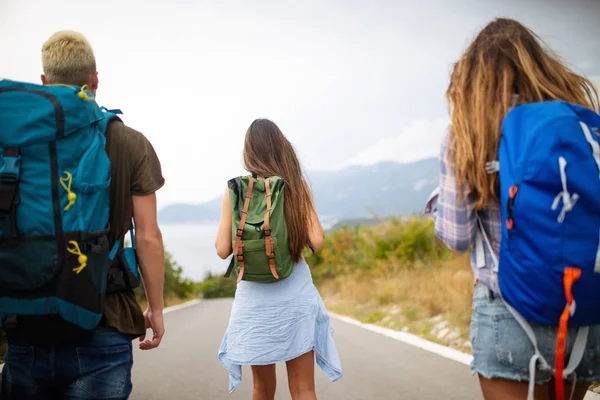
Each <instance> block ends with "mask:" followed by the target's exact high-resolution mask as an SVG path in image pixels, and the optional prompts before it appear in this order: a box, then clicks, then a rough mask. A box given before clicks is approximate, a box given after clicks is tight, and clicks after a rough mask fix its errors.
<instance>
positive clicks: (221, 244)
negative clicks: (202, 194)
mask: <svg viewBox="0 0 600 400" xmlns="http://www.w3.org/2000/svg"><path fill="white" fill-rule="evenodd" d="M215 247H216V249H217V254H218V255H219V257H221V258H222V259H226V258H227V257H229V255H230V254H231V252H232V251H233V249H232V248H231V208H230V205H229V189H225V194H224V195H223V203H222V206H221V221H220V222H219V230H218V232H217V239H216V241H215Z"/></svg>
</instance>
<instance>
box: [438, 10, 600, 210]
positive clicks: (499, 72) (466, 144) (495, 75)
mask: <svg viewBox="0 0 600 400" xmlns="http://www.w3.org/2000/svg"><path fill="white" fill-rule="evenodd" d="M515 95H516V96H515ZM446 98H447V100H448V103H449V109H450V114H451V121H452V126H451V129H450V146H449V150H448V156H449V161H450V164H451V167H452V168H453V170H454V172H455V174H456V183H457V186H458V187H459V188H461V187H464V186H465V185H466V187H467V188H468V193H469V194H473V195H474V196H475V197H476V199H477V200H476V204H475V208H476V209H477V210H481V209H484V208H485V207H486V206H487V204H488V201H489V200H490V199H493V200H496V201H498V199H499V182H498V176H497V174H492V175H490V174H488V173H486V168H485V164H486V162H488V161H493V160H496V159H497V157H498V156H497V153H498V146H499V142H500V134H501V130H502V121H503V119H504V117H505V116H506V114H507V113H508V111H509V110H510V108H511V107H514V106H515V105H517V104H524V103H531V102H539V101H546V100H563V101H568V102H572V103H575V104H579V105H582V106H584V107H587V108H590V109H592V110H594V111H598V93H597V91H596V89H595V88H594V85H593V84H592V82H591V81H590V80H589V79H587V78H584V77H582V76H579V75H577V74H576V73H575V72H573V71H572V70H570V69H569V68H568V67H566V66H565V65H564V64H563V63H562V62H561V60H560V58H559V57H558V56H557V55H556V54H555V53H554V52H553V51H552V50H551V49H550V48H548V46H546V45H545V44H544V43H543V42H542V40H541V39H540V38H539V37H538V36H537V35H535V34H534V33H533V32H532V31H531V30H529V29H528V28H526V27H525V26H523V25H522V24H520V23H519V22H517V21H514V20H512V19H506V18H497V19H495V20H494V21H492V22H490V23H489V24H488V25H487V26H486V27H485V28H484V29H483V30H482V31H481V32H480V33H479V34H478V36H477V37H476V38H475V40H473V42H472V43H471V44H470V45H469V47H468V48H467V50H466V51H465V53H464V54H463V55H462V57H461V58H460V60H459V61H458V62H457V63H456V65H455V66H454V69H453V72H452V76H451V79H450V85H449V87H448V90H447V92H446ZM461 200H462V196H461Z"/></svg>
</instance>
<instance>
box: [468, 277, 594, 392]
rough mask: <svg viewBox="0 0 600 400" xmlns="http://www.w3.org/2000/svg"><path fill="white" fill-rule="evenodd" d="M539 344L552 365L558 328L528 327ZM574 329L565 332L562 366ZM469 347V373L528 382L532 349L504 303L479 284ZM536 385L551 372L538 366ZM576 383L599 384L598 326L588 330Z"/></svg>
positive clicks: (476, 287)
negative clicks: (565, 342) (470, 361)
mask: <svg viewBox="0 0 600 400" xmlns="http://www.w3.org/2000/svg"><path fill="white" fill-rule="evenodd" d="M531 327H532V329H533V331H534V333H535V336H536V338H537V341H538V349H539V351H540V353H541V354H542V355H543V356H544V358H545V359H546V361H547V362H548V363H549V364H550V366H554V362H555V357H554V355H555V352H556V341H557V332H558V328H557V327H554V326H545V325H536V324H533V323H532V324H531ZM576 334H577V329H576V328H571V329H569V330H568V332H567V346H566V349H565V365H566V363H567V362H568V360H569V357H570V356H571V350H572V348H573V342H574V341H575V336H576ZM471 345H472V347H473V361H472V363H471V373H472V374H473V375H475V374H479V375H481V376H482V377H484V378H487V379H492V378H501V379H508V380H514V381H529V361H530V359H531V357H532V356H533V354H534V347H533V344H532V343H531V341H530V340H529V338H528V337H527V335H526V334H525V332H524V331H523V329H522V328H521V326H520V325H519V323H518V322H517V320H516V319H515V318H514V317H513V316H512V314H511V313H510V311H509V310H508V309H507V308H506V306H505V305H504V302H503V300H502V299H501V298H500V297H498V296H497V295H495V294H494V293H493V292H492V291H491V290H489V289H488V288H487V287H486V286H484V285H482V284H478V285H476V286H475V293H474V295H473V314H472V316H471ZM539 365H540V364H539V363H538V369H537V371H536V374H535V381H536V383H546V382H549V381H550V380H551V379H552V378H553V374H552V372H551V371H548V370H542V369H540V367H539ZM575 373H576V375H577V382H585V383H588V382H589V383H591V382H594V381H600V325H596V326H593V327H591V328H590V332H589V336H588V341H587V346H586V350H585V353H584V355H583V359H582V360H581V363H580V364H579V367H578V368H577V369H576V370H575Z"/></svg>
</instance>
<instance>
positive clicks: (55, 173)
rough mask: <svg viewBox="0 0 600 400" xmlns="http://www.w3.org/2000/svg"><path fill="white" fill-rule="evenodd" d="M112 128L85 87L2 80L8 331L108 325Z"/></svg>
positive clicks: (2, 308)
mask: <svg viewBox="0 0 600 400" xmlns="http://www.w3.org/2000/svg"><path fill="white" fill-rule="evenodd" d="M114 119H118V117H117V116H116V114H114V113H111V112H105V111H103V110H102V109H101V108H99V107H98V105H97V103H96V102H95V100H94V98H93V97H92V94H91V93H89V92H88V91H86V90H85V86H84V87H75V86H66V85H51V86H41V85H35V84H30V83H22V82H15V81H11V80H0V327H4V328H6V327H7V326H8V325H9V323H10V324H14V322H15V320H14V319H16V316H18V315H48V314H58V315H60V316H61V317H62V318H63V319H64V320H65V321H68V322H70V323H72V324H75V325H76V326H79V327H80V328H83V329H85V330H91V329H93V328H95V327H96V326H97V325H98V323H99V322H100V319H101V317H102V312H103V304H104V297H105V293H106V289H107V276H108V270H109V265H110V264H111V260H110V259H109V258H110V257H109V252H110V249H109V244H108V237H107V234H108V232H109V211H110V209H109V207H110V206H109V187H110V160H109V158H108V155H107V154H106V152H105V149H104V145H105V141H106V138H105V132H106V128H107V126H108V123H109V122H110V121H111V120H114ZM119 244H120V242H119V243H118V244H117V245H119ZM117 245H115V247H116V246H117ZM113 250H114V249H113ZM116 254H117V251H116V250H114V251H113V252H112V253H111V254H110V255H111V256H112V257H113V258H114V257H115V256H116ZM136 271H137V269H136ZM9 320H10V321H9Z"/></svg>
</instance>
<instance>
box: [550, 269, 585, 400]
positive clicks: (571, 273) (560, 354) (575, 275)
mask: <svg viewBox="0 0 600 400" xmlns="http://www.w3.org/2000/svg"><path fill="white" fill-rule="evenodd" d="M580 276H581V269H579V268H574V267H566V268H565V272H564V276H563V284H564V287H565V297H566V298H567V305H566V306H565V309H564V310H563V313H562V315H561V316H560V324H559V325H558V340H557V343H556V372H555V375H554V381H555V389H556V400H564V398H565V383H564V380H563V379H564V378H563V371H564V369H565V343H566V341H567V323H568V322H569V317H570V316H571V307H572V305H573V290H572V289H573V284H574V283H575V282H576V281H577V279H579V277H580Z"/></svg>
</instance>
